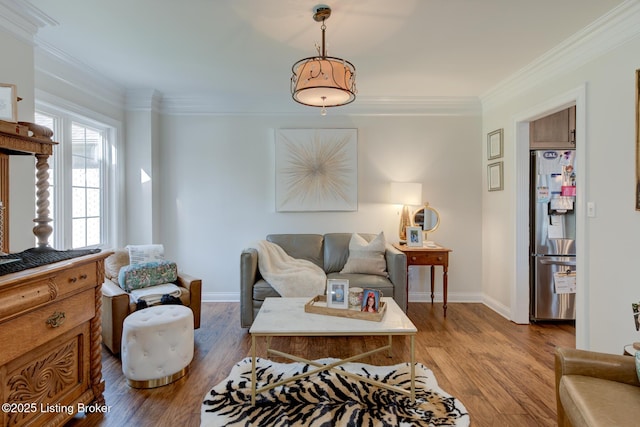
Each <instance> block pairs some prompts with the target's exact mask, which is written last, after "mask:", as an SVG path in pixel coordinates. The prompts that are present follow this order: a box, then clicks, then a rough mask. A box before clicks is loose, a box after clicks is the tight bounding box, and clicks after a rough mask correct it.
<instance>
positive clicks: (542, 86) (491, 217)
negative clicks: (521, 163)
mask: <svg viewBox="0 0 640 427" xmlns="http://www.w3.org/2000/svg"><path fill="white" fill-rule="evenodd" d="M639 51H640V37H635V38H634V39H632V40H630V41H626V42H625V43H623V44H621V45H620V46H618V47H617V48H615V49H614V50H612V51H610V52H609V53H608V54H606V55H604V56H601V57H599V58H597V59H595V60H592V61H590V62H588V63H586V64H584V65H581V66H578V67H575V68H573V69H571V70H568V71H567V72H566V73H563V74H562V75H558V76H555V77H552V78H550V79H547V80H544V81H540V82H539V83H538V85H536V86H535V87H533V88H531V90H528V91H526V92H523V93H521V94H519V95H517V96H515V97H513V98H512V99H509V100H507V101H506V102H504V103H502V104H500V105H494V106H492V108H491V109H489V110H486V111H485V112H484V115H483V132H484V133H485V134H486V133H487V132H490V131H492V130H494V129H496V128H500V127H503V128H504V129H505V159H504V161H505V165H506V169H505V182H506V185H505V191H504V192H499V193H488V192H483V210H482V212H483V213H482V217H483V286H482V291H483V293H484V294H485V295H486V297H487V298H488V299H489V300H494V301H497V302H499V303H500V304H504V305H505V306H507V307H508V306H509V305H510V292H509V289H510V288H511V286H512V285H513V280H514V277H515V275H514V268H515V253H516V243H515V242H516V235H515V203H516V202H515V201H516V192H515V191H516V186H515V184H514V183H515V177H516V174H518V173H520V171H518V170H516V150H515V147H514V143H515V134H514V133H515V132H514V131H515V128H514V125H513V124H514V117H518V116H520V115H522V114H523V112H526V111H533V110H535V109H536V108H537V106H539V105H545V104H548V102H549V100H551V99H554V98H558V97H562V95H563V94H565V93H567V92H570V91H573V90H575V89H576V88H578V87H581V86H583V85H584V86H585V87H586V97H585V99H586V102H585V110H586V111H584V113H585V114H586V116H585V124H586V135H584V137H585V138H586V140H585V143H584V144H585V147H584V148H585V149H584V150H583V151H582V152H579V153H578V155H579V156H584V161H585V165H586V175H587V179H586V182H580V183H578V185H581V186H583V189H582V191H583V192H584V200H582V201H581V202H580V203H579V205H578V206H577V208H578V209H581V210H582V212H585V203H586V202H587V201H592V202H595V203H596V209H597V211H596V212H597V215H596V217H594V218H586V217H585V218H584V221H583V227H584V231H585V236H584V242H580V244H581V245H582V248H583V256H582V257H580V258H579V259H578V262H579V272H581V273H582V275H583V277H581V283H579V285H581V287H580V288H579V289H578V292H579V293H582V294H581V296H580V297H581V300H582V301H584V309H585V311H580V312H579V313H578V319H577V328H578V330H577V345H578V347H584V348H590V349H593V350H596V351H604V352H609V353H621V351H622V348H623V346H624V345H625V344H628V343H630V342H633V341H637V340H638V333H637V332H636V331H635V328H634V322H633V318H632V313H631V303H632V302H635V301H638V300H640V290H639V289H640V288H639V287H638V277H639V276H640V264H638V262H637V260H638V258H639V257H640V243H639V242H638V239H637V236H639V235H640V212H636V211H635V209H634V206H635V205H634V200H635V199H634V192H635V158H636V148H635V140H636V135H635V125H636V122H635V90H636V85H635V70H636V69H638V68H640V57H638V55H637V53H638V52H639ZM485 175H486V174H485ZM485 180H486V176H485Z"/></svg>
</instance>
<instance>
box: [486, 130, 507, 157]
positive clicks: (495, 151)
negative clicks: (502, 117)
mask: <svg viewBox="0 0 640 427" xmlns="http://www.w3.org/2000/svg"><path fill="white" fill-rule="evenodd" d="M503 138H504V129H498V130H494V131H493V132H490V133H488V134H487V160H493V159H499V158H501V157H502V156H503V154H504V153H503V148H504V141H503Z"/></svg>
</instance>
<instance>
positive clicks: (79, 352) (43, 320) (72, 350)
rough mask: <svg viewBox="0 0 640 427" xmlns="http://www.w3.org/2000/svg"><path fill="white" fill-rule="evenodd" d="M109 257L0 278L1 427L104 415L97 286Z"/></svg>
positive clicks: (103, 255)
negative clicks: (84, 413) (80, 413)
mask: <svg viewBox="0 0 640 427" xmlns="http://www.w3.org/2000/svg"><path fill="white" fill-rule="evenodd" d="M110 254H111V252H101V253H97V254H91V255H85V256H81V257H78V258H73V259H70V260H67V261H61V262H56V263H54V264H49V265H44V266H41V267H36V268H31V269H28V270H24V271H21V272H18V273H11V274H7V275H4V276H0V400H1V401H2V403H3V406H2V410H1V411H0V419H1V420H2V422H1V423H0V425H2V426H23V425H33V426H41V425H53V426H58V425H62V424H64V423H65V422H66V421H67V420H69V419H70V418H71V417H73V415H74V414H75V413H76V412H78V411H80V410H83V409H84V408H85V406H88V405H89V404H92V405H91V406H90V408H89V411H104V410H105V408H106V407H105V406H104V405H105V402H104V397H103V391H104V380H103V379H102V361H101V351H102V349H101V312H102V294H101V290H100V288H101V286H102V282H103V281H104V259H105V258H106V257H107V256H109V255H110Z"/></svg>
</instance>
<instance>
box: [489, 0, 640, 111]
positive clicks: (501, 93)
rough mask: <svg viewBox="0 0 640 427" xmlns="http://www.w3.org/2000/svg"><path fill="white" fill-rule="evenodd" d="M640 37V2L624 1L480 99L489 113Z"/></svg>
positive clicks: (633, 0)
mask: <svg viewBox="0 0 640 427" xmlns="http://www.w3.org/2000/svg"><path fill="white" fill-rule="evenodd" d="M639 34H640V2H638V1H637V0H627V1H625V2H624V3H622V4H621V5H619V6H618V7H616V8H615V9H613V10H611V11H610V12H609V13H607V14H605V15H603V16H601V17H600V18H598V19H597V20H596V21H594V22H593V23H592V24H590V25H588V26H586V27H585V28H583V29H582V30H580V31H579V32H577V33H575V34H574V35H573V36H571V37H569V38H568V39H567V40H565V41H564V42H562V43H560V44H559V45H558V46H556V47H554V48H553V49H551V50H549V51H548V52H547V53H545V54H544V55H542V56H541V57H539V58H538V59H536V60H535V61H533V62H532V63H530V64H529V65H527V66H526V67H524V68H522V69H521V70H520V71H518V72H516V73H515V74H513V75H511V76H510V77H509V78H507V79H505V80H503V81H502V82H500V83H499V84H498V85H496V86H495V87H494V88H493V89H491V90H489V91H487V92H486V93H485V94H483V95H482V96H480V101H481V103H482V109H483V111H488V110H491V109H493V108H495V107H497V106H499V105H501V104H503V103H505V102H507V101H508V100H510V99H513V98H514V97H516V96H518V95H519V94H522V93H523V92H525V91H528V90H531V89H533V88H534V87H536V86H538V85H540V84H542V83H543V82H545V81H547V80H549V79H550V78H552V77H555V76H558V75H563V74H567V73H569V72H571V71H574V70H576V69H577V68H579V67H581V66H583V65H584V64H586V63H588V62H590V61H593V60H594V59H596V58H598V57H600V56H602V55H604V54H605V53H607V52H609V51H611V50H613V49H615V48H616V47H618V46H620V45H622V44H624V43H626V42H628V41H629V40H631V39H633V38H635V37H637V36H638V35H639Z"/></svg>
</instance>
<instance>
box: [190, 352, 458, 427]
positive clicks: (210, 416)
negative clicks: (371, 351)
mask: <svg viewBox="0 0 640 427" xmlns="http://www.w3.org/2000/svg"><path fill="white" fill-rule="evenodd" d="M335 360H336V359H322V360H319V361H318V362H320V363H324V364H327V363H331V362H332V361H335ZM310 369H313V367H312V366H310V365H308V364H305V363H276V362H272V361H270V360H268V359H260V358H259V359H257V362H256V372H257V382H258V387H262V386H264V385H266V384H269V383H275V382H277V381H280V380H282V379H284V378H290V377H293V376H294V375H297V374H299V373H302V372H306V371H309V370H310ZM340 369H343V370H346V371H349V372H353V373H357V374H358V375H362V376H365V377H369V378H371V379H375V380H378V381H381V382H385V383H387V384H394V385H399V386H401V387H403V388H406V389H409V387H410V384H411V383H410V380H411V371H410V364H408V363H403V364H399V365H395V366H373V365H366V364H362V363H347V364H345V365H342V366H341V367H340ZM415 375H416V401H415V403H414V404H411V400H410V399H409V397H408V396H404V395H401V394H398V393H395V392H393V391H389V390H386V389H383V388H380V387H376V386H373V385H370V384H369V383H366V382H364V381H358V380H354V379H351V378H348V377H345V376H342V375H339V374H336V373H333V372H331V371H325V372H321V373H319V374H316V375H313V376H311V377H306V378H303V379H299V380H296V381H294V382H291V383H288V384H286V385H284V386H280V387H277V388H275V389H272V390H269V391H268V392H264V393H262V394H259V395H258V396H256V405H255V406H253V407H252V406H251V358H249V357H248V358H246V359H243V360H242V361H240V362H238V363H237V364H236V365H235V366H234V367H233V369H232V370H231V373H230V374H229V376H228V377H227V378H226V379H225V380H223V381H222V382H221V383H219V384H218V385H216V386H215V387H214V388H213V389H212V390H211V391H209V392H208V393H207V395H206V396H205V398H204V401H203V403H202V410H201V426H207V427H212V426H260V427H265V426H304V427H307V426H323V427H327V426H376V427H377V426H456V427H462V426H468V425H469V423H470V420H469V414H468V413H467V410H466V409H465V407H464V405H463V404H462V403H461V402H460V401H459V400H457V399H456V398H454V397H452V396H450V395H449V394H447V393H446V392H445V391H443V390H442V389H440V388H439V387H438V383H437V381H436V379H435V377H434V376H433V373H432V372H431V371H430V370H429V369H427V368H426V367H425V366H424V365H421V364H420V363H418V364H416V369H415Z"/></svg>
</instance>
